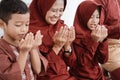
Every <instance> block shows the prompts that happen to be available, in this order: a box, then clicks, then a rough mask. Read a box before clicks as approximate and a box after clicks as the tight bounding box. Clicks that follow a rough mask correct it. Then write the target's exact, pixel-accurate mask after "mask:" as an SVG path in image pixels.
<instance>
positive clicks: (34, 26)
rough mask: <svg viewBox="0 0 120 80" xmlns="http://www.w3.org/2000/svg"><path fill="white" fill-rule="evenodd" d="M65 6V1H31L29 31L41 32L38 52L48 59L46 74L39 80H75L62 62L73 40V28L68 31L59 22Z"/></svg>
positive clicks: (62, 23) (61, 22)
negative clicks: (41, 36)
mask: <svg viewBox="0 0 120 80" xmlns="http://www.w3.org/2000/svg"><path fill="white" fill-rule="evenodd" d="M65 6H66V0H33V1H32V3H31V5H30V11H31V19H30V31H32V32H34V33H35V32H36V31H37V30H40V31H41V33H42V35H43V43H42V45H41V46H40V47H39V50H40V52H41V53H42V54H43V55H44V56H45V57H46V58H47V59H48V69H47V72H46V74H45V75H44V76H39V80H75V78H73V77H71V76H70V75H69V72H68V70H67V65H66V63H65V62H64V58H66V57H67V55H69V53H70V51H71V46H70V45H71V43H72V41H73V40H74V39H75V31H74V28H73V27H71V28H70V29H68V27H66V26H65V24H64V22H63V21H62V20H60V17H61V16H62V14H63V11H64V10H65ZM66 54H67V55H66Z"/></svg>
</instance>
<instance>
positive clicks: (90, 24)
mask: <svg viewBox="0 0 120 80" xmlns="http://www.w3.org/2000/svg"><path fill="white" fill-rule="evenodd" d="M99 19H100V16H99V10H98V9H96V10H95V11H94V12H93V14H92V16H91V17H90V19H89V21H88V23H87V26H88V28H89V29H90V30H94V29H95V28H96V26H97V25H98V23H99Z"/></svg>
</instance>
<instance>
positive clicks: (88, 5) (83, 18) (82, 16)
mask: <svg viewBox="0 0 120 80" xmlns="http://www.w3.org/2000/svg"><path fill="white" fill-rule="evenodd" d="M99 7H101V5H100V4H98V3H96V2H94V1H90V0H86V1H84V2H82V3H81V4H80V5H79V6H78V8H77V11H76V15H75V19H74V26H75V30H76V37H77V38H81V37H86V36H90V30H89V29H88V27H87V22H88V21H89V19H90V17H91V16H92V14H93V12H94V11H95V9H97V8H99Z"/></svg>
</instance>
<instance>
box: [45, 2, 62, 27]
mask: <svg viewBox="0 0 120 80" xmlns="http://www.w3.org/2000/svg"><path fill="white" fill-rule="evenodd" d="M63 11H64V1H63V0H56V1H55V3H54V4H53V5H52V7H51V8H50V9H49V10H48V11H47V13H46V16H45V20H46V22H47V23H48V24H52V25H54V24H56V22H57V21H58V20H59V19H60V18H61V16H62V14H63Z"/></svg>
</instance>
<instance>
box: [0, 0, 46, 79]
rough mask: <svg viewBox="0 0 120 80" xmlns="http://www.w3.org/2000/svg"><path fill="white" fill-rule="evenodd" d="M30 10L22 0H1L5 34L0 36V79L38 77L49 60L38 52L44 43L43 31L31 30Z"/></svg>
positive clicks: (2, 24)
mask: <svg viewBox="0 0 120 80" xmlns="http://www.w3.org/2000/svg"><path fill="white" fill-rule="evenodd" d="M29 18H30V14H29V9H28V7H27V5H26V4H25V3H24V2H23V1H21V0H12V1H11V0H2V1H1V3H0V24H1V26H2V27H3V30H4V35H3V37H2V38H1V39H0V79H4V80H35V77H34V76H35V74H39V73H40V72H41V61H40V60H42V61H43V62H42V63H43V64H45V65H46V63H47V61H46V59H45V58H44V57H43V56H42V55H41V54H40V52H39V51H38V46H39V45H41V43H42V35H41V33H40V31H37V32H36V35H35V36H34V35H33V33H31V32H30V33H28V30H29Z"/></svg>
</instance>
